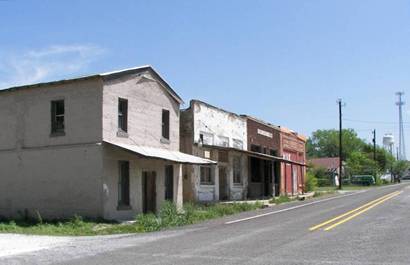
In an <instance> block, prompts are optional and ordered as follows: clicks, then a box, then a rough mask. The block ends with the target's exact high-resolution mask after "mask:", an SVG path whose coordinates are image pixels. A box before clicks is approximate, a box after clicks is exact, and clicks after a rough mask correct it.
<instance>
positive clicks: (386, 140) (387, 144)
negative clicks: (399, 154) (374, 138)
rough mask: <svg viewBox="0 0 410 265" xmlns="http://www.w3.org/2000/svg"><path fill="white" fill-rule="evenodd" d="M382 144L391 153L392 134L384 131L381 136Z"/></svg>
mask: <svg viewBox="0 0 410 265" xmlns="http://www.w3.org/2000/svg"><path fill="white" fill-rule="evenodd" d="M383 146H384V148H386V150H388V151H389V152H390V154H392V155H393V146H394V136H393V134H391V133H386V134H385V135H384V136H383Z"/></svg>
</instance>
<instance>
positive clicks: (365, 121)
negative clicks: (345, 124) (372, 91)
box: [343, 118, 410, 125]
mask: <svg viewBox="0 0 410 265" xmlns="http://www.w3.org/2000/svg"><path fill="white" fill-rule="evenodd" d="M343 120H344V121H351V122H360V123H371V124H374V123H380V124H396V125H397V124H399V123H398V122H393V121H368V120H356V119H347V118H344V119H343ZM403 123H410V122H403Z"/></svg>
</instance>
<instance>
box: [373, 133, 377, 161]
mask: <svg viewBox="0 0 410 265" xmlns="http://www.w3.org/2000/svg"><path fill="white" fill-rule="evenodd" d="M373 160H374V161H376V129H374V130H373Z"/></svg>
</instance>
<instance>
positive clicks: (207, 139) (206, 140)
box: [199, 132, 214, 145]
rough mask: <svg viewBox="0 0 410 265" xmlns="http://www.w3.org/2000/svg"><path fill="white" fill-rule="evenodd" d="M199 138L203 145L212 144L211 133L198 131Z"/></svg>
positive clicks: (212, 136) (212, 137)
mask: <svg viewBox="0 0 410 265" xmlns="http://www.w3.org/2000/svg"><path fill="white" fill-rule="evenodd" d="M199 140H200V141H201V143H202V144H203V145H214V135H213V134H211V133H206V132H200V134H199Z"/></svg>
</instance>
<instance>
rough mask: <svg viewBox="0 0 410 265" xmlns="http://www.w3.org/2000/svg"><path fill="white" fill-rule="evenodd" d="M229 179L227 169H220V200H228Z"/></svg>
mask: <svg viewBox="0 0 410 265" xmlns="http://www.w3.org/2000/svg"><path fill="white" fill-rule="evenodd" d="M227 182H228V178H227V176H226V167H219V200H221V201H223V200H227V199H228V183H227Z"/></svg>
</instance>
